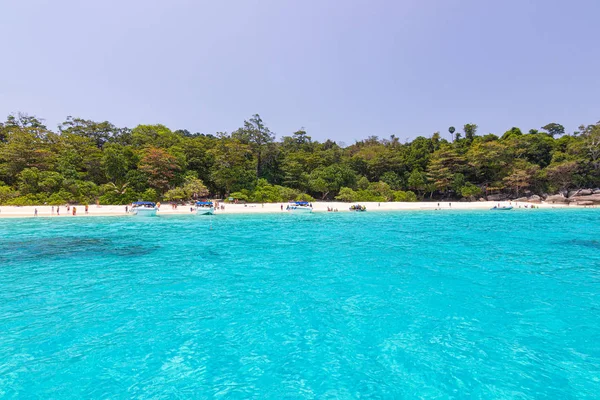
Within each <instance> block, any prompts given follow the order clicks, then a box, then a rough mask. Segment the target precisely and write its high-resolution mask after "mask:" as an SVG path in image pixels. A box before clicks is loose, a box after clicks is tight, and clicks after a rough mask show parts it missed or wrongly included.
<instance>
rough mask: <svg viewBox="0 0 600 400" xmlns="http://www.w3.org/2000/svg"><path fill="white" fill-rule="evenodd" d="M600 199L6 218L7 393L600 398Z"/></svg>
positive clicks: (2, 362) (3, 315)
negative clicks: (586, 204)
mask: <svg viewBox="0 0 600 400" xmlns="http://www.w3.org/2000/svg"><path fill="white" fill-rule="evenodd" d="M599 227H600V211H599V210H592V209H590V210H585V209H583V210H582V209H580V210H513V211H510V212H498V211H449V210H444V211H421V212H378V213H375V212H373V213H369V212H366V213H342V212H340V213H322V214H312V215H287V214H281V215H278V214H269V215H221V216H213V217H207V216H205V217H197V216H191V215H190V216H169V217H166V216H163V217H156V218H135V217H93V218H85V217H81V218H79V217H77V218H69V219H52V218H37V219H33V218H31V219H10V220H0V288H1V290H0V397H6V398H30V397H40V398H61V399H62V398H131V397H135V398H213V397H218V398H257V399H259V398H260V399H263V398H277V399H280V398H358V397H366V398H407V399H408V398H410V399H412V398H481V399H490V398H520V399H538V398H552V399H575V398H593V397H595V396H597V395H598V393H600V235H599V232H600V229H599Z"/></svg>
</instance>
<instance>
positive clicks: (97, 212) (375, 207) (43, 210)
mask: <svg viewBox="0 0 600 400" xmlns="http://www.w3.org/2000/svg"><path fill="white" fill-rule="evenodd" d="M222 204H223V205H224V206H225V208H224V209H220V208H219V209H218V210H216V211H215V215H220V214H260V213H285V212H286V210H285V208H286V205H287V203H265V204H228V203H222ZM312 204H313V212H327V209H328V208H329V209H334V210H336V209H337V210H338V212H351V211H350V210H349V207H350V205H352V204H353V203H343V202H318V201H316V202H313V203H312ZM360 204H361V205H364V206H366V207H367V211H369V212H377V211H403V210H404V211H416V210H430V211H431V210H487V209H490V208H492V207H494V206H498V205H499V206H509V205H511V206H513V207H514V208H515V209H519V208H523V209H529V208H531V206H532V205H534V206H535V207H536V208H576V207H577V208H579V207H581V206H576V205H571V206H568V205H562V204H543V203H542V204H532V203H525V202H514V201H501V202H496V201H478V202H458V201H457V202H439V203H438V202H414V203H406V202H382V203H377V202H362V203H360ZM191 207H192V206H191V205H187V206H183V205H180V206H178V207H177V208H176V209H173V207H172V206H171V205H170V204H162V205H161V207H160V211H159V213H158V215H185V214H192V211H190V208H191ZM73 208H76V214H75V216H74V215H73ZM36 209H37V216H38V217H52V218H73V217H87V216H128V215H129V214H127V213H126V212H125V206H124V205H100V206H97V205H90V206H89V208H88V213H87V214H86V213H85V206H82V205H75V206H74V207H73V206H71V207H70V209H69V211H68V212H67V207H66V206H60V207H56V206H54V207H52V206H47V205H45V206H22V207H20V206H0V218H23V217H35V210H36ZM57 211H58V212H59V214H58V215H57Z"/></svg>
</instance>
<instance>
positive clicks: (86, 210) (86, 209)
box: [85, 204, 89, 214]
mask: <svg viewBox="0 0 600 400" xmlns="http://www.w3.org/2000/svg"><path fill="white" fill-rule="evenodd" d="M88 209H89V206H88V205H87V204H86V205H85V213H86V214H87V213H88Z"/></svg>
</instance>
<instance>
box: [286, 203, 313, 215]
mask: <svg viewBox="0 0 600 400" xmlns="http://www.w3.org/2000/svg"><path fill="white" fill-rule="evenodd" d="M286 210H287V211H288V212H291V213H294V214H304V213H310V212H312V210H313V208H312V204H310V203H309V202H307V201H291V202H290V204H288V206H287V208H286Z"/></svg>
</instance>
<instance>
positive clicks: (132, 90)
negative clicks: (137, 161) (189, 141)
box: [0, 0, 600, 144]
mask: <svg viewBox="0 0 600 400" xmlns="http://www.w3.org/2000/svg"><path fill="white" fill-rule="evenodd" d="M599 15H600V1H598V0H573V1H565V0H503V1H486V0H395V1H392V0H390V1H378V0H370V1H366V0H364V1H355V0H344V1H342V0H339V1H327V0H302V1H300V0H298V1H292V0H289V1H286V0H260V1H253V0H239V1H236V0H232V1H220V0H212V1H200V0H188V1H183V0H181V1H179V0H169V1H166V0H135V1H134V0H122V1H116V0H101V1H82V0H60V1H59V0H46V1H42V0H38V1H33V0H3V1H2V2H1V3H0V45H1V47H0V48H1V51H2V53H1V54H2V61H1V62H0V117H2V118H3V117H4V116H5V115H7V114H9V113H10V112H16V111H24V112H27V113H29V114H33V115H37V116H39V117H43V118H45V119H46V122H47V124H48V125H49V126H50V127H52V128H54V127H56V125H57V124H58V123H59V122H60V121H63V120H64V118H65V117H66V116H67V115H72V116H74V117H82V118H87V119H93V120H109V121H111V122H113V123H115V124H116V125H119V126H128V127H133V126H135V125H137V124H138V123H163V124H165V125H167V126H169V127H170V128H172V129H188V130H190V131H192V132H197V131H199V132H203V133H214V132H217V131H227V132H230V131H232V130H234V129H236V128H238V127H239V126H241V125H242V123H243V120H244V119H247V118H249V117H250V116H251V115H252V114H254V113H259V114H260V115H261V116H262V117H263V119H264V121H265V122H266V124H267V125H268V126H269V127H270V128H271V130H272V131H273V132H275V133H276V134H277V136H278V137H281V136H282V135H289V134H290V133H292V132H293V131H295V130H297V129H299V128H300V127H305V128H306V130H307V131H308V133H309V134H310V135H311V136H313V138H315V139H317V140H324V139H326V138H332V139H334V140H337V141H343V142H345V143H347V144H351V143H353V142H354V140H356V139H362V138H365V137H367V136H369V135H377V136H380V137H389V135H390V134H395V135H397V136H398V137H400V139H401V140H404V139H406V138H414V137H416V136H417V135H427V136H429V135H431V133H433V132H434V131H438V130H439V131H441V132H442V134H443V135H444V136H445V137H449V135H448V133H447V128H448V126H450V125H454V126H456V127H457V128H459V129H460V128H461V127H462V125H463V124H464V123H468V122H473V123H476V124H478V125H479V127H480V129H479V133H488V132H493V133H502V132H504V131H506V130H507V129H509V128H510V127H512V126H518V127H520V128H521V129H523V130H528V129H530V128H539V127H541V126H542V125H545V124H546V123H548V122H558V123H562V124H563V125H565V127H566V128H567V130H568V131H572V130H574V129H576V127H577V126H578V125H579V124H581V123H586V124H589V123H595V122H596V121H598V120H599V119H600V52H599V51H598V49H599V48H600V28H599V27H598V16H599Z"/></svg>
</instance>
